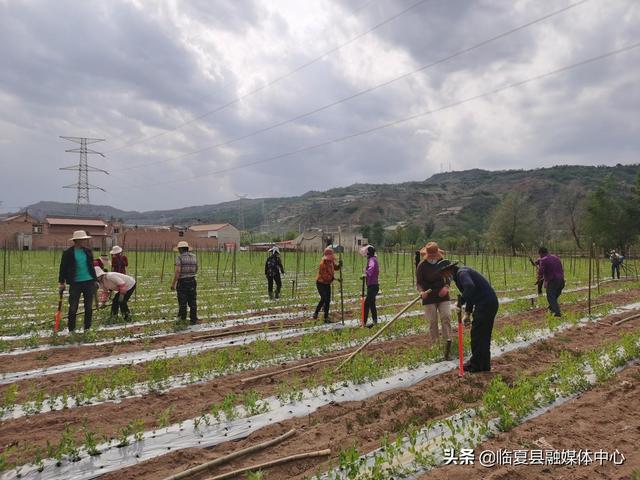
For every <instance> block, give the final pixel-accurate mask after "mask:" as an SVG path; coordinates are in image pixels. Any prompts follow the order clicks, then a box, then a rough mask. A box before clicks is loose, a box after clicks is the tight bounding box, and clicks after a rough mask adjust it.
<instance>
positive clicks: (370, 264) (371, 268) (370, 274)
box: [363, 245, 380, 328]
mask: <svg viewBox="0 0 640 480" xmlns="http://www.w3.org/2000/svg"><path fill="white" fill-rule="evenodd" d="M366 256H367V267H366V268H365V270H364V275H363V276H364V278H365V280H366V282H367V297H366V298H365V300H364V322H365V325H366V326H367V327H368V328H371V327H373V326H374V325H375V324H376V323H378V310H377V309H376V295H378V292H379V291H380V284H379V283H378V274H379V273H380V268H379V266H378V259H377V258H376V249H375V248H374V247H373V245H367V248H366ZM369 311H371V320H372V321H373V323H368V319H369Z"/></svg>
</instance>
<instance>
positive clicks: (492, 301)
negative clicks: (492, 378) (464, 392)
mask: <svg viewBox="0 0 640 480" xmlns="http://www.w3.org/2000/svg"><path fill="white" fill-rule="evenodd" d="M457 263H458V262H453V263H452V262H450V261H449V260H441V261H440V262H438V266H439V270H440V274H441V275H442V277H443V279H444V280H445V281H450V280H453V281H454V282H455V283H456V286H457V287H458V290H460V293H461V295H460V296H459V297H458V308H462V306H463V305H464V312H465V313H464V317H463V319H464V322H465V325H467V324H468V322H469V316H470V315H473V322H472V323H471V358H470V359H469V360H468V361H467V362H466V363H465V364H464V371H465V372H488V371H489V370H491V332H492V330H493V322H494V320H495V318H496V314H497V313H498V297H497V296H496V292H495V291H494V290H493V288H491V285H490V284H489V282H488V281H487V280H486V279H485V278H484V277H483V276H482V275H480V274H479V273H478V272H476V271H475V270H473V269H472V268H469V267H458V266H457Z"/></svg>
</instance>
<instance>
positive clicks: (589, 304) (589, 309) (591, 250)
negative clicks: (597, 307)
mask: <svg viewBox="0 0 640 480" xmlns="http://www.w3.org/2000/svg"><path fill="white" fill-rule="evenodd" d="M592 257H593V242H592V243H591V245H590V246H589V293H588V299H587V302H588V307H589V308H588V312H589V316H591V258H592Z"/></svg>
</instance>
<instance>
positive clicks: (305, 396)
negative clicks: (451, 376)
mask: <svg viewBox="0 0 640 480" xmlns="http://www.w3.org/2000/svg"><path fill="white" fill-rule="evenodd" d="M635 308H640V303H635V304H631V305H626V306H624V307H621V308H620V309H617V310H616V311H617V312H623V311H625V310H629V309H635ZM590 321H593V319H590V318H588V317H587V318H583V319H581V320H580V323H588V322H590ZM570 326H571V325H566V326H561V327H559V328H557V329H556V330H555V331H550V330H548V329H542V330H539V331H537V332H532V333H530V334H529V335H527V339H526V340H518V341H515V342H512V343H510V344H507V345H503V346H500V347H497V346H493V348H494V350H497V353H494V355H493V357H499V356H501V355H502V354H504V353H507V352H510V351H513V350H517V349H520V348H524V347H527V346H529V345H531V344H533V343H536V342H538V341H540V340H543V339H545V338H549V337H552V336H554V335H555V333H557V332H559V331H563V330H565V329H567V328H570ZM457 366H458V365H457V360H452V361H448V362H440V363H435V364H431V365H428V366H423V367H420V368H416V369H413V370H410V369H406V368H405V369H401V370H399V371H397V372H396V373H395V374H393V375H391V376H389V377H387V378H383V379H380V380H376V381H373V382H371V383H368V384H364V385H353V384H350V383H349V384H347V385H346V386H345V384H344V383H342V382H340V383H337V384H334V385H333V386H332V387H330V388H326V389H324V392H323V393H322V394H320V395H319V394H318V391H317V390H318V389H316V390H313V391H309V390H304V391H303V392H302V400H300V401H297V402H294V403H291V404H286V405H281V404H280V401H279V400H278V399H277V398H275V397H270V398H268V399H266V400H265V403H267V404H268V405H269V407H270V410H269V411H268V412H267V413H263V414H260V415H255V416H251V417H248V418H241V419H237V420H233V421H230V422H224V423H217V424H211V425H210V426H206V425H203V423H202V422H199V426H198V429H196V428H195V422H194V420H187V421H184V422H182V423H180V424H174V425H172V426H170V427H168V428H166V429H163V430H162V431H156V432H146V433H144V435H143V439H142V440H141V441H139V442H134V443H133V444H132V445H129V446H126V447H122V448H117V447H113V446H110V445H106V444H102V445H100V446H98V449H99V450H100V451H101V452H102V454H101V455H99V456H96V457H89V456H87V455H86V453H83V456H82V458H81V459H80V460H79V461H77V462H68V461H63V463H62V465H61V466H60V467H57V466H56V465H55V461H54V460H45V461H44V468H43V470H42V471H41V472H38V469H37V468H36V467H35V466H32V465H27V466H24V467H23V468H21V469H20V475H21V478H24V479H37V480H41V479H51V480H56V479H61V480H62V479H69V480H82V479H89V478H94V477H96V476H98V475H101V474H104V473H107V472H112V471H116V470H119V469H122V468H125V467H128V466H131V465H135V464H137V463H139V462H142V461H145V460H149V459H152V458H155V457H158V456H160V455H163V454H165V453H168V452H170V451H175V450H180V449H183V448H190V447H208V446H212V445H218V444H220V443H224V442H227V441H230V440H236V439H239V438H244V437H246V436H248V435H249V434H250V433H251V432H253V431H255V430H257V429H260V428H262V427H265V426H267V425H271V424H274V423H278V422H281V421H284V420H287V419H290V418H295V417H302V416H307V415H310V414H312V413H313V412H315V411H316V410H317V409H319V408H320V407H323V406H325V405H328V404H329V403H331V402H336V403H339V402H344V401H359V400H364V399H367V398H370V397H373V396H375V395H378V394H380V393H382V392H384V391H387V390H391V389H396V388H408V387H410V386H412V385H415V384H417V383H419V382H421V381H423V380H425V379H427V378H430V377H433V376H435V375H439V374H442V373H445V372H447V371H450V370H455V369H456V368H457ZM330 392H333V393H330ZM10 478H16V471H11V472H7V473H5V474H4V475H2V476H1V477H0V479H2V480H5V479H10Z"/></svg>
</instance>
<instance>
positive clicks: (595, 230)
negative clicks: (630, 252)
mask: <svg viewBox="0 0 640 480" xmlns="http://www.w3.org/2000/svg"><path fill="white" fill-rule="evenodd" d="M638 203H640V174H639V177H638V179H637V181H636V187H635V188H634V189H632V190H631V191H629V190H627V191H626V192H625V191H624V189H622V188H621V186H620V185H619V184H618V183H617V182H615V181H614V180H613V178H612V177H611V176H607V177H606V178H605V179H604V180H603V182H602V184H601V185H600V186H599V187H598V188H597V189H596V190H595V191H594V192H592V193H591V194H590V195H589V197H588V199H587V215H586V225H587V231H588V232H589V234H590V235H591V237H592V238H593V240H594V241H595V242H596V243H598V244H599V245H601V246H603V247H605V248H606V249H609V248H612V247H615V248H617V249H620V251H623V252H624V251H626V249H627V247H628V246H629V245H630V244H631V243H633V241H634V240H635V239H636V237H637V236H638V233H639V232H640V218H639V217H640V210H639V206H638Z"/></svg>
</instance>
